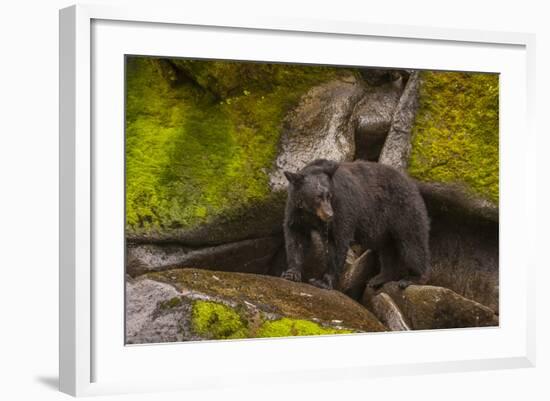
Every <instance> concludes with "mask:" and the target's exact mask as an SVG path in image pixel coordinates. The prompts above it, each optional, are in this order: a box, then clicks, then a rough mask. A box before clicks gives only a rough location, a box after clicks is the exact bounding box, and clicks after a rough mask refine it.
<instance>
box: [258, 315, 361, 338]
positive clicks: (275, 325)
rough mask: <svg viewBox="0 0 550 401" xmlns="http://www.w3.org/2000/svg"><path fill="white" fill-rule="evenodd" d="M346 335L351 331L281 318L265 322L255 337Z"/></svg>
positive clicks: (307, 321)
mask: <svg viewBox="0 0 550 401" xmlns="http://www.w3.org/2000/svg"><path fill="white" fill-rule="evenodd" d="M346 333H352V331H350V330H344V329H334V328H330V327H323V326H321V325H319V324H317V323H315V322H311V321H309V320H300V319H289V318H282V319H279V320H273V321H266V322H265V323H264V324H263V325H262V326H261V327H260V329H259V330H258V332H257V337H289V336H313V335H319V334H346Z"/></svg>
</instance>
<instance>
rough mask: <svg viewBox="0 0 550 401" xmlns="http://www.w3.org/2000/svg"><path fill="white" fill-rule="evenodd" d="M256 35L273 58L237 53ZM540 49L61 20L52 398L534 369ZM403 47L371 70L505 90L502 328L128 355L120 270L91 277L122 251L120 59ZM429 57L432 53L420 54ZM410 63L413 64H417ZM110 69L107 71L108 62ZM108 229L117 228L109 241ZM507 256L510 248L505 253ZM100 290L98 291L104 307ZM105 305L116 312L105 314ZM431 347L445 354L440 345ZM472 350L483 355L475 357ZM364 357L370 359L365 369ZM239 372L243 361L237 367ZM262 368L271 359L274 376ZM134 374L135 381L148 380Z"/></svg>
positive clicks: (427, 36)
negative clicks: (190, 40)
mask: <svg viewBox="0 0 550 401" xmlns="http://www.w3.org/2000/svg"><path fill="white" fill-rule="evenodd" d="M169 30H172V31H170V32H169V33H171V34H172V33H174V32H179V33H178V35H179V34H181V35H187V34H190V33H189V32H190V31H192V32H193V35H195V34H196V35H198V37H199V38H200V39H201V40H204V42H201V43H204V45H203V46H202V47H203V48H202V49H199V48H197V49H195V50H193V52H194V53H192V54H191V53H186V51H187V52H189V51H190V50H189V49H182V48H181V46H180V47H178V46H177V45H176V44H175V42H172V43H171V44H170V43H169V44H166V41H163V42H162V43H164V45H163V46H162V48H161V47H160V45H157V44H158V43H161V42H160V40H159V38H163V36H162V35H167V32H168V31H169ZM188 31H189V32H188ZM94 35H95V36H94ZM201 35H203V36H201ZM220 35H221V36H220ZM254 35H261V37H262V41H264V42H263V43H271V44H272V46H265V48H264V47H262V48H253V47H250V46H244V44H250V43H253V41H252V42H246V41H249V40H252V38H254ZM209 37H210V39H209ZM285 38H286V39H285ZM218 39H222V40H221V41H222V42H225V43H224V44H223V49H222V48H221V47H220V46H218V45H216V40H218ZM288 39H292V40H293V42H294V43H302V44H306V43H311V44H312V46H311V50H309V51H310V53H308V52H307V51H301V52H297V51H296V50H300V49H296V47H297V46H299V45H291V44H288V46H290V47H288V46H287V43H285V40H288ZM132 40H133V41H134V42H139V43H138V44H136V43H134V42H132ZM155 40H157V42H155ZM209 40H210V41H211V42H209ZM240 40H242V41H243V42H239V41H240ZM334 40H338V41H339V44H338V47H335V46H334V44H331V41H334ZM226 41H227V42H226ZM300 41H302V42H300ZM534 41H535V39H534V35H530V34H522V33H506V32H484V31H471V30H458V29H455V30H450V29H436V28H427V27H412V26H397V25H395V26H394V25H373V24H368V23H367V22H360V21H354V22H350V21H320V20H294V19H292V18H283V19H281V18H267V17H261V16H256V15H246V16H245V15H243V16H242V17H240V18H239V19H236V18H234V17H231V18H226V17H220V16H215V15H214V16H213V15H187V14H186V13H185V10H165V9H157V8H155V7H153V6H151V7H146V8H137V7H136V8H134V7H132V8H113V7H109V6H104V5H101V6H99V5H78V6H72V7H69V8H66V9H63V10H61V11H60V272H59V275H60V294H59V299H60V301H59V302H60V327H59V330H60V340H59V341H60V343H59V346H60V362H59V375H60V390H61V391H63V392H65V393H68V394H71V395H75V396H80V395H95V394H109V393H127V392H141V391H166V390H172V389H173V390H176V389H197V388H199V389H200V388H208V387H219V386H225V385H229V384H231V385H245V384H246V381H244V380H243V373H246V375H245V376H246V380H254V381H256V382H260V383H261V382H270V381H273V380H286V381H294V380H301V381H303V380H326V379H328V378H333V379H338V378H343V377H346V378H354V379H357V380H360V379H362V378H367V377H375V376H381V375H383V376H386V375H399V374H413V373H414V374H419V373H430V372H442V371H445V372H449V371H467V370H479V369H502V368H512V367H530V366H534V363H535V339H534V331H535V330H534V324H535V322H534V310H535V308H534V299H535V295H534V287H535V285H534V277H533V274H534V264H535V260H534V259H531V256H530V255H533V254H534V252H532V251H531V247H532V246H534V245H532V244H534V242H535V241H534V240H533V236H534V232H535V230H534V224H535V216H536V210H535V205H534V198H535V194H534V192H535V189H534V188H535V181H534V177H535V149H534V146H535V136H534V131H533V129H532V121H533V118H532V114H531V113H532V112H533V110H534V105H533V102H534V91H533V88H534ZM131 42H132V43H131ZM168 42H170V41H168ZM155 43H157V44H155ZM236 43H241V44H243V46H237V45H235V44H236ZM277 43H280V44H281V46H277ZM403 43H405V44H406V45H407V47H400V48H399V49H402V50H403V53H399V52H396V53H392V54H386V55H385V56H384V57H386V58H385V59H384V60H383V64H378V65H379V66H383V67H392V66H395V67H398V66H400V67H403V66H404V65H403V63H408V65H407V67H414V68H434V69H436V68H439V69H457V70H473V71H491V72H499V73H501V74H503V75H502V76H503V77H504V78H505V79H504V80H503V82H502V86H501V166H502V167H501V182H502V189H501V208H500V210H501V244H500V245H501V262H505V263H503V264H502V266H501V289H502V290H501V311H502V312H501V323H500V327H498V328H486V329H461V330H446V331H445V332H442V331H426V332H422V333H420V332H409V333H383V334H376V335H373V334H370V335H352V336H320V337H318V338H292V339H277V340H246V341H223V342H202V343H200V344H197V343H194V344H167V345H150V346H139V347H125V346H124V341H123V338H122V337H120V338H119V336H118V334H116V333H120V332H121V331H123V329H122V327H119V326H120V322H122V319H123V315H121V314H120V309H121V308H123V304H122V302H120V300H121V299H123V297H124V294H123V293H122V292H121V291H120V288H121V287H120V283H122V282H123V272H124V270H123V265H122V264H121V265H120V266H119V267H120V270H116V269H117V268H118V267H117V266H115V267H113V266H111V270H112V271H114V272H118V273H115V276H116V274H118V278H119V279H120V283H119V282H118V280H117V279H116V277H115V276H111V274H112V271H104V270H101V272H98V271H97V270H94V269H98V263H101V262H102V261H104V260H112V261H114V263H118V262H117V261H119V262H120V261H121V259H120V255H121V254H122V252H123V250H122V249H118V248H120V242H116V241H119V240H121V239H123V225H122V224H118V223H116V222H117V221H118V222H121V221H122V220H119V217H120V210H121V208H122V209H123V202H118V201H120V200H121V199H122V198H119V197H118V195H117V194H119V192H117V191H118V190H115V192H116V193H115V194H114V195H113V197H112V198H110V201H111V202H112V203H113V204H115V205H118V206H113V207H112V209H113V210H110V209H109V208H111V206H106V204H109V202H107V203H106V202H104V201H105V194H106V193H107V192H106V191H109V188H111V189H112V188H118V187H117V186H120V182H121V181H120V177H121V175H120V174H122V176H123V171H121V170H120V166H121V164H120V163H121V160H122V166H123V152H120V144H121V143H122V142H121V141H123V136H124V135H123V131H120V130H118V129H117V128H116V127H120V124H121V121H123V119H124V118H123V110H124V109H123V107H122V108H121V107H119V106H120V101H121V99H123V94H122V92H121V91H120V90H119V89H120V82H121V81H120V80H122V79H123V77H122V76H121V75H120V70H119V69H118V68H119V67H120V65H121V63H122V61H121V59H119V56H120V55H121V54H122V55H123V54H149V55H165V56H181V55H187V56H193V57H195V56H199V54H198V53H197V52H202V53H201V54H200V55H202V56H203V57H212V58H216V57H217V58H239V55H240V57H246V55H247V54H253V55H252V56H248V59H257V60H277V61H289V62H291V61H309V62H311V63H330V59H329V57H333V58H332V60H333V62H336V61H339V62H340V64H350V65H363V64H362V61H361V59H359V58H353V57H352V55H351V54H349V55H347V56H346V51H348V50H346V46H348V45H350V46H351V45H353V46H355V45H361V46H363V45H365V46H366V45H369V46H380V45H383V46H384V47H392V46H403ZM282 44H285V46H287V47H286V49H289V50H286V51H288V53H284V54H283V53H279V54H278V55H275V56H274V55H273V54H275V53H271V55H269V54H268V53H269V51H277V50H273V49H274V48H279V47H280V48H283V47H285V46H282ZM321 44H322V45H323V46H326V49H334V52H333V54H331V55H322V54H321V53H320V52H317V53H315V48H316V46H319V45H321ZM147 46H148V47H147ZM155 46H157V47H155ZM216 46H217V47H216ZM293 46H294V50H293ZM331 46H332V47H331ZM411 46H412V47H411ZM430 46H433V47H434V48H437V50H438V52H439V55H440V56H439V58H440V59H442V60H439V61H437V62H434V61H433V60H435V59H434V58H433V57H431V56H429V55H430V54H431V53H430V50H429V47H430ZM423 47H425V48H426V49H427V50H426V49H425V50H422V48H423ZM395 48H396V49H398V47H395ZM409 48H414V49H415V50H417V51H418V52H420V53H416V54H423V53H422V52H425V55H426V58H425V59H424V60H420V59H419V56H418V55H417V56H414V55H412V54H410V53H409V52H408V51H407V49H409ZM144 49H145V50H144ZM243 49H244V50H243ZM303 49H305V47H303V48H301V50H303ZM338 49H340V50H338ZM488 49H489V50H490V49H493V50H491V51H489V50H488ZM280 51H282V50H280ZM293 51H294V53H293ZM338 51H340V52H341V53H340V55H339V56H337V55H336V53H338ZM432 51H433V49H432ZM178 52H180V53H179V54H177V53H178ZM182 52H183V53H182ZM224 52H225V53H224ZM250 52H252V53H250ZM461 52H464V55H465V57H464V60H463V61H462V62H461V63H459V62H457V61H456V60H454V59H453V57H456V55H457V54H461ZM488 52H489V53H488ZM298 53H303V54H298ZM411 53H412V52H411ZM109 55H110V56H109ZM445 55H448V57H445ZM453 55H454V56H453ZM250 57H252V58H250ZM300 57H302V58H301V59H300ZM338 57H340V58H338ZM357 57H359V56H357ZM404 57H409V59H408V60H405V59H404ZM414 57H416V59H414V60H413V58H414ZM499 57H501V58H499ZM489 58H491V60H488V59H489ZM112 60H114V61H112ZM380 60H382V58H381V59H380ZM453 60H454V61H453ZM111 62H113V63H114V64H109V63H111ZM453 62H454V64H453ZM499 62H500V63H501V64H498V63H499ZM103 63H105V64H103ZM111 65H112V66H115V68H114V70H113V71H110V72H109V74H107V75H106V74H104V73H103V72H102V71H108V70H109V68H110V67H109V66H111ZM371 65H372V64H371ZM111 73H112V76H113V78H112V79H114V80H115V81H112V83H113V85H110V83H111V81H110V79H111V78H110V76H111V75H110V74H111ZM117 77H118V78H117ZM98 82H99V84H98ZM106 83H109V85H107V84H106ZM94 85H95V86H94ZM97 85H99V87H98V86H97ZM104 89H109V90H111V91H113V92H112V94H114V96H111V97H110V98H111V99H114V100H112V101H113V102H118V103H109V101H108V100H106V101H105V102H103V101H102V99H103V98H102V96H104ZM105 99H106V97H105ZM104 103H105V104H104ZM112 106H114V107H112ZM518 107H519V108H518ZM512 109H514V110H516V112H515V113H514V115H513V116H512V115H510V114H511V113H510V110H512ZM103 117H105V118H103ZM98 118H99V120H97V119H98ZM94 119H96V120H94ZM103 122H109V123H110V124H111V123H112V125H110V126H105V129H106V130H109V132H112V129H117V132H119V133H120V137H118V136H117V135H111V136H110V137H112V138H113V141H117V142H113V146H111V144H110V143H109V142H108V141H105V140H103V139H100V140H98V138H97V137H94V132H96V131H94V129H96V130H97V129H98V127H101V128H102V129H103V126H102V125H101V124H103ZM94 127H95V128H94ZM513 131H517V132H522V133H524V134H523V135H522V136H521V141H522V143H523V146H522V147H521V149H519V148H518V147H517V146H516V145H517V141H518V138H517V137H514V135H512V132H513ZM115 133H116V132H115ZM512 151H513V152H514V153H513V155H512V153H511V152H512ZM512 156H513V157H514V168H513V169H512V168H511V167H512V166H511V157H512ZM107 166H108V167H109V170H110V171H118V173H117V174H113V175H112V180H111V178H108V179H107V178H105V179H103V178H102V177H105V170H106V169H107ZM102 171H103V172H102ZM518 186H519V188H521V189H522V190H521V191H520V190H518ZM120 190H122V188H120ZM107 209H109V210H107ZM109 225H110V227H111V228H112V229H110V230H107V229H108V228H109ZM107 231H110V232H111V234H110V235H113V236H114V237H113V238H114V241H115V242H113V244H114V245H113V249H111V250H110V251H99V250H98V249H99V248H101V247H100V246H99V247H98V242H97V241H99V240H98V233H99V232H101V233H102V234H105V236H106V237H107V236H108V235H109V234H108V233H107ZM121 233H122V237H121V236H120V234H121ZM117 236H118V237H117ZM101 237H103V235H102V236H101ZM520 237H521V238H520ZM117 238H118V240H117ZM508 244H514V246H513V247H508V246H506V245H508ZM117 249H118V250H117ZM104 257H106V258H111V259H103V258H104ZM514 266H515V269H517V270H516V271H514V270H513V268H514ZM518 266H519V267H518ZM102 269H103V268H102ZM113 277H115V279H113ZM512 289H513V291H512ZM97 291H101V295H99V294H98V293H97ZM107 303H112V304H114V305H116V307H113V308H110V310H107V307H106V304H107ZM122 325H123V323H122ZM110 333H115V334H113V336H112V337H114V340H113V339H112V338H111V335H110ZM450 341H452V343H453V344H454V346H453V347H452V348H453V349H448V350H447V349H446V348H450V347H445V346H444V344H446V343H448V342H450ZM438 342H441V344H439V345H438ZM409 344H410V345H413V348H414V349H416V350H418V352H416V351H415V352H410V353H406V354H405V355H403V353H400V352H398V350H399V349H400V348H399V347H403V349H405V348H404V347H406V346H407V345H409ZM461 344H464V347H462V345H461ZM466 344H469V345H470V349H469V350H467V349H466V348H465V345H466ZM472 344H474V345H475V344H478V345H479V346H478V347H477V348H476V346H473V345H472ZM483 344H485V345H483ZM320 346H322V347H323V349H324V350H325V351H326V352H325V356H324V358H321V359H316V358H314V355H315V352H317V350H318V349H319V347H320ZM389 346H391V347H392V349H395V350H396V352H395V354H396V355H392V356H390V355H388V354H387V353H386V354H384V353H381V352H377V350H380V349H384V347H389ZM369 347H370V350H369ZM439 348H441V349H439ZM356 350H360V351H356ZM365 350H369V352H368V353H367V351H365ZM362 352H365V356H366V357H364V358H363V357H362ZM174 355H179V356H181V355H185V356H186V357H188V358H190V359H191V360H193V361H194V362H196V364H195V366H194V367H193V369H188V370H187V371H185V375H183V374H180V375H179V376H180V377H182V376H185V380H182V379H180V378H178V375H170V374H167V372H168V371H169V369H171V368H173V363H172V362H171V359H172V358H174ZM288 355H293V356H295V359H293V363H292V364H291V365H292V366H287V365H288V361H287V360H285V356H288ZM421 356H422V357H421ZM213 358H219V363H218V364H217V366H216V367H215V368H212V366H208V364H202V363H200V362H201V359H204V360H212V359H213ZM231 358H233V359H231ZM262 358H264V359H262ZM266 358H267V359H266ZM308 358H309V359H308ZM312 358H313V359H312ZM361 358H362V359H361ZM235 360H240V362H239V361H237V362H231V361H235ZM262 360H264V362H262ZM265 360H269V361H270V363H269V365H270V366H267V365H268V364H267V363H265ZM160 361H163V362H164V365H165V366H166V369H165V371H160V372H157V373H158V374H156V373H155V372H151V371H147V368H150V367H151V366H159V365H158V364H159V362H160ZM140 363H141V364H142V365H141V366H140ZM218 365H219V366H218ZM132 369H133V370H132ZM182 369H184V367H182ZM140 370H141V371H143V376H142V377H140ZM160 370H162V369H160ZM144 377H146V378H147V379H144Z"/></svg>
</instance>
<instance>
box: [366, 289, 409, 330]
mask: <svg viewBox="0 0 550 401" xmlns="http://www.w3.org/2000/svg"><path fill="white" fill-rule="evenodd" d="M363 302H364V305H365V306H366V307H367V308H368V309H369V310H370V311H372V313H374V315H375V316H376V317H377V318H378V319H380V321H381V322H382V323H383V324H384V325H385V326H386V327H387V328H388V329H390V330H391V331H408V330H410V329H411V328H410V323H408V322H407V320H406V319H405V317H404V316H403V312H401V310H400V309H399V307H398V306H397V305H396V304H395V302H394V301H393V299H392V298H391V297H390V296H389V295H388V294H386V293H385V292H380V293H378V294H376V293H374V291H372V290H370V289H367V290H366V291H365V295H364V296H363Z"/></svg>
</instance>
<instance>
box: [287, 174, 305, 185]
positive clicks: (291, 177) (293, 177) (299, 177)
mask: <svg viewBox="0 0 550 401" xmlns="http://www.w3.org/2000/svg"><path fill="white" fill-rule="evenodd" d="M285 177H286V179H287V180H288V182H290V183H291V184H294V185H298V184H301V183H302V182H303V181H304V176H303V174H300V173H291V172H290V171H285Z"/></svg>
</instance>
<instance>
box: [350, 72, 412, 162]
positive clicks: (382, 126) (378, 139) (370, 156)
mask: <svg viewBox="0 0 550 401" xmlns="http://www.w3.org/2000/svg"><path fill="white" fill-rule="evenodd" d="M403 87H404V83H403V80H402V79H399V80H396V81H392V82H389V83H385V84H383V85H380V86H376V87H371V86H369V87H367V90H366V92H365V95H364V96H363V98H362V99H361V100H360V101H359V103H357V106H356V107H355V110H354V112H353V117H352V123H353V124H355V126H356V128H355V149H356V151H355V157H356V158H357V159H363V160H370V161H378V157H379V156H380V152H381V151H382V147H383V146H384V143H385V141H386V137H387V136H388V132H389V130H390V128H391V123H392V118H393V114H394V112H395V109H396V107H397V104H398V103H399V98H400V97H401V94H402V93H403Z"/></svg>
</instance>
